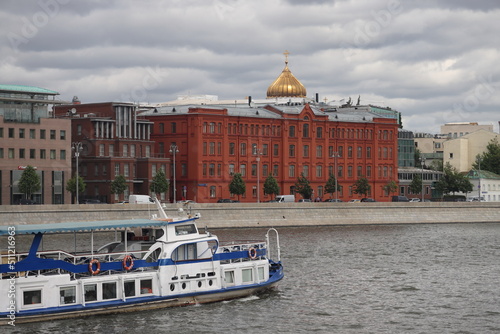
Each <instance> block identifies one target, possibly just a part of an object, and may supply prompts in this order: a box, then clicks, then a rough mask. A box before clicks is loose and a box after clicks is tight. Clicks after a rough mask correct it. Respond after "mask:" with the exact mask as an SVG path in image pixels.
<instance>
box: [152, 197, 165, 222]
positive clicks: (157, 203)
mask: <svg viewBox="0 0 500 334" xmlns="http://www.w3.org/2000/svg"><path fill="white" fill-rule="evenodd" d="M154 201H155V204H156V208H157V209H158V215H159V218H160V219H167V218H168V216H167V214H166V213H165V210H163V207H162V206H161V203H160V201H159V200H158V198H156V197H155V198H154Z"/></svg>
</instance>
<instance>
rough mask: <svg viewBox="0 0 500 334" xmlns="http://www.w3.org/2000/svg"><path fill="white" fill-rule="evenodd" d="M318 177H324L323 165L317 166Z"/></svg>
mask: <svg viewBox="0 0 500 334" xmlns="http://www.w3.org/2000/svg"><path fill="white" fill-rule="evenodd" d="M316 177H318V178H319V177H323V166H316Z"/></svg>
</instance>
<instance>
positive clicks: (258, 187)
mask: <svg viewBox="0 0 500 334" xmlns="http://www.w3.org/2000/svg"><path fill="white" fill-rule="evenodd" d="M253 154H254V155H257V158H256V160H257V203H260V180H259V179H260V173H259V167H260V155H261V154H262V152H261V150H260V149H259V148H257V144H253Z"/></svg>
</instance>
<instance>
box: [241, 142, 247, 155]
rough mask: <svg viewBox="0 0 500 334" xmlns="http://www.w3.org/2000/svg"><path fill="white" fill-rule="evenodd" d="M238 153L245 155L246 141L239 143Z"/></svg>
mask: <svg viewBox="0 0 500 334" xmlns="http://www.w3.org/2000/svg"><path fill="white" fill-rule="evenodd" d="M240 155H247V144H246V143H241V145H240Z"/></svg>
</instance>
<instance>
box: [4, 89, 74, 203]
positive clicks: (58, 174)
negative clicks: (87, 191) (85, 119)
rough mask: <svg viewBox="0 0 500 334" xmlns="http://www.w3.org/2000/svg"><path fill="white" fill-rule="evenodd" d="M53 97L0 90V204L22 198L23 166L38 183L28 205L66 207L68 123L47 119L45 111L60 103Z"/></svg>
mask: <svg viewBox="0 0 500 334" xmlns="http://www.w3.org/2000/svg"><path fill="white" fill-rule="evenodd" d="M57 95H59V93H57V92H55V91H52V90H48V89H44V88H39V87H31V86H20V85H0V180H1V187H0V204H4V205H5V204H18V203H19V202H20V200H21V199H24V198H25V197H26V195H25V194H23V193H22V192H21V191H20V190H19V179H20V178H21V175H22V173H23V171H24V169H25V168H26V166H33V167H34V168H35V169H36V172H37V175H38V176H39V178H40V181H41V188H40V189H39V190H38V191H35V192H34V193H33V194H32V196H31V199H32V200H33V201H35V202H36V203H38V204H63V203H70V200H71V194H70V193H68V192H67V191H66V190H65V183H66V182H67V180H68V179H69V178H71V126H70V125H71V123H70V121H69V120H64V119H57V118H53V117H52V115H51V113H50V111H49V106H53V105H57V104H61V103H65V102H63V101H60V100H57V99H56V96H57Z"/></svg>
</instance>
